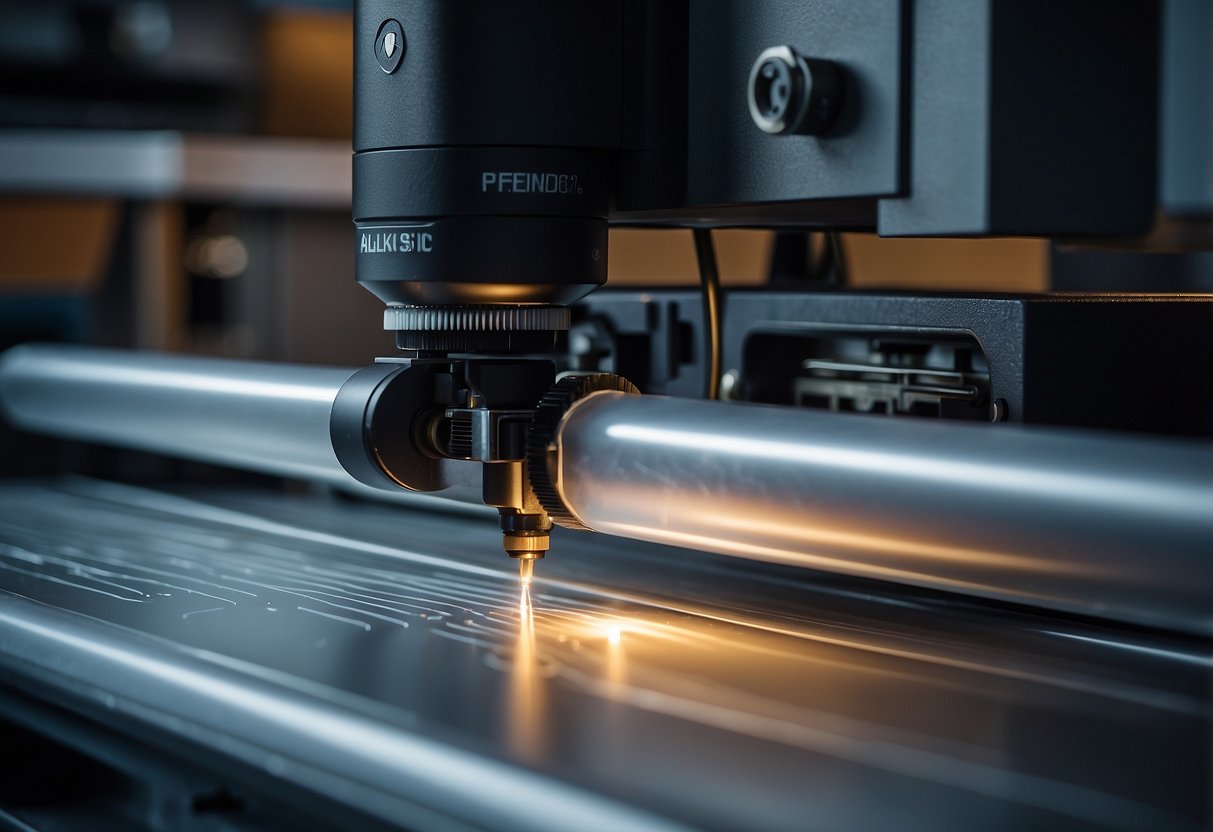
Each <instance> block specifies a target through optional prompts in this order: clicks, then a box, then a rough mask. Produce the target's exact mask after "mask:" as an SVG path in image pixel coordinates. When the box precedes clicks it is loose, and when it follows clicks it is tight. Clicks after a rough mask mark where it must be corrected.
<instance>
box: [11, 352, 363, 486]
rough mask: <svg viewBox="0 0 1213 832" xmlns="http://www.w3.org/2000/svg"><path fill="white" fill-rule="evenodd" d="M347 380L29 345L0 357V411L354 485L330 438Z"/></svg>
mask: <svg viewBox="0 0 1213 832" xmlns="http://www.w3.org/2000/svg"><path fill="white" fill-rule="evenodd" d="M353 373H354V371H353V370H352V369H340V368H335V367H303V366H298V365H290V364H264V363H254V362H248V361H230V360H222V359H208V358H191V357H187V356H179V355H159V354H155V353H146V352H131V351H127V350H106V349H97V348H94V347H74V346H60V345H49V344H31V345H24V346H19V347H14V348H12V349H10V350H8V351H7V352H5V353H4V354H3V355H0V410H2V411H3V414H4V416H5V417H7V419H8V420H9V421H10V422H11V423H12V424H13V425H15V426H16V427H19V428H24V429H27V430H30V431H34V432H37V433H49V434H54V435H56V436H63V437H68V438H71V439H80V440H84V441H88V442H98V443H102V444H109V445H119V446H123V447H127V448H137V449H139V450H144V451H153V452H156V453H162V454H168V455H171V456H179V457H184V458H187V459H194V460H198V461H201V462H210V463H215V464H218V465H230V466H234V467H237V468H245V469H249V470H253V471H260V472H263V473H267V474H275V475H279V476H285V477H299V478H302V479H310V480H320V481H325V482H330V483H334V484H339V485H353V484H355V481H354V479H353V478H352V477H350V475H349V474H347V473H346V472H345V470H344V469H343V468H342V467H341V465H340V463H338V461H337V457H336V455H334V453H333V445H332V442H331V441H330V439H329V411H330V410H331V409H332V406H333V399H334V398H336V396H337V391H338V390H340V389H341V385H342V384H343V383H345V380H346V379H348V378H349V377H350V376H351V375H352V374H353Z"/></svg>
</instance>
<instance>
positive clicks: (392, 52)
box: [375, 18, 406, 75]
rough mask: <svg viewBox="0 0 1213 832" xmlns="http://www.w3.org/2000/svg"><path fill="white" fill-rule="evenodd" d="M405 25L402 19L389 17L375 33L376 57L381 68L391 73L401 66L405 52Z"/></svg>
mask: <svg viewBox="0 0 1213 832" xmlns="http://www.w3.org/2000/svg"><path fill="white" fill-rule="evenodd" d="M405 47H406V44H405V41H404V27H402V26H401V25H400V21H398V20H393V19H391V18H388V19H387V20H385V21H383V23H381V24H380V25H379V31H378V32H376V33H375V59H376V60H377V61H379V68H380V69H382V70H383V71H384V72H386V73H387V74H388V75H391V74H392V73H393V72H395V71H396V70H397V69H399V68H400V62H401V61H402V60H404V52H405Z"/></svg>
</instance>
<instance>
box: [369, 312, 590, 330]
mask: <svg viewBox="0 0 1213 832" xmlns="http://www.w3.org/2000/svg"><path fill="white" fill-rule="evenodd" d="M569 322H570V313H569V310H568V307H566V306H390V307H388V308H387V309H385V310H383V328H384V329H387V330H396V331H407V332H520V331H534V330H543V331H551V332H557V331H562V330H566V329H568V328H569Z"/></svg>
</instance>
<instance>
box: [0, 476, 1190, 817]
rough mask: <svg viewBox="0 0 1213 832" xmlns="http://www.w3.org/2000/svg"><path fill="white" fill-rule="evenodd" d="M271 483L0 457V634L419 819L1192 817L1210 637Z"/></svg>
mask: <svg viewBox="0 0 1213 832" xmlns="http://www.w3.org/2000/svg"><path fill="white" fill-rule="evenodd" d="M496 535H497V531H496V529H495V527H494V525H493V524H492V522H491V521H486V522H483V523H482V522H480V521H478V520H476V519H474V518H468V517H456V516H452V515H444V514H441V513H439V512H436V511H432V510H431V511H428V512H406V511H402V510H400V509H391V508H386V507H383V506H372V505H358V504H349V503H342V502H328V501H324V500H319V499H314V498H305V497H290V498H288V497H282V496H275V495H272V494H268V493H262V492H221V491H214V492H194V493H191V494H186V495H183V496H174V495H172V494H168V493H165V492H157V491H145V490H137V489H131V488H127V487H120V486H114V485H108V484H103V483H95V482H89V481H77V482H70V483H66V484H61V485H57V486H37V485H20V484H11V485H7V486H4V487H2V488H0V666H2V667H3V668H4V670H3V674H4V678H5V679H6V680H9V681H10V683H11V682H13V681H15V682H16V683H18V684H21V685H22V686H24V687H27V689H33V690H38V691H41V693H42V695H44V696H47V697H51V698H58V699H61V700H62V701H64V702H66V703H69V704H72V706H73V707H75V708H77V709H82V710H85V711H89V710H91V711H92V712H94V713H95V714H96V715H98V716H102V715H103V718H104V719H106V720H107V722H112V723H114V724H128V723H129V724H132V725H135V726H139V725H143V726H146V730H150V729H152V728H154V729H155V730H156V731H161V732H168V733H170V734H171V735H173V736H177V737H179V738H180V740H181V741H182V742H185V743H190V744H202V745H204V746H206V747H208V748H210V749H213V750H218V751H219V752H221V753H223V754H226V755H228V756H231V757H234V758H239V759H242V760H244V761H246V762H252V763H254V764H255V765H257V766H259V767H261V768H263V769H265V770H268V771H270V772H271V773H273V774H274V775H275V776H278V777H281V778H283V779H286V780H290V781H291V782H294V783H299V784H303V785H305V786H307V787H308V788H309V789H313V790H315V791H317V792H320V793H322V794H325V795H328V796H329V797H330V798H331V799H333V800H336V801H346V802H357V803H358V805H360V806H361V807H363V808H364V809H365V810H366V811H370V812H372V813H375V814H378V815H380V816H382V817H385V818H388V819H390V820H392V821H393V822H395V823H400V824H401V825H409V824H410V823H412V824H414V825H418V826H426V827H429V826H441V823H439V822H438V821H440V820H441V821H449V822H450V823H459V824H465V825H469V826H472V827H480V828H511V827H513V828H536V829H538V828H547V829H570V828H593V827H597V828H646V827H647V828H656V827H661V826H663V825H680V824H681V825H688V826H696V827H701V828H711V829H755V828H762V829H776V830H778V829H789V830H792V829H795V830H802V829H806V828H812V829H859V828H862V829H898V830H901V829H905V828H910V827H917V828H931V829H943V828H956V829H966V830H968V829H974V828H990V829H998V828H1007V829H1012V828H1013V829H1020V828H1033V829H1051V828H1106V829H1133V830H1139V829H1147V828H1148V829H1197V828H1200V827H1202V826H1203V825H1205V824H1206V823H1207V822H1208V821H1209V819H1210V818H1209V806H1208V802H1207V794H1206V791H1207V783H1208V781H1209V777H1210V773H1211V772H1210V745H1209V744H1210V740H1209V738H1210V736H1211V733H1210V732H1211V730H1213V723H1211V717H1210V709H1209V678H1210V675H1209V673H1210V667H1211V663H1210V658H1209V655H1208V654H1209V644H1208V642H1207V641H1205V640H1195V639H1190V638H1181V637H1178V636H1163V635H1159V634H1151V633H1140V632H1138V633H1135V632H1133V631H1130V630H1125V629H1116V628H1112V627H1110V626H1108V625H1100V624H1097V623H1093V622H1084V621H1081V620H1076V619H1075V620H1064V619H1053V618H1046V617H1042V616H1040V615H1039V614H1038V613H1030V612H1026V611H1019V610H1016V609H1013V608H1002V607H996V606H995V607H981V606H978V605H977V604H976V603H975V602H972V601H968V602H966V601H963V600H958V599H956V598H954V597H950V596H946V595H942V594H935V593H930V592H926V591H916V590H912V589H906V588H898V587H892V586H889V585H882V584H879V583H876V582H855V581H852V580H847V579H843V578H839V577H836V576H826V575H822V574H819V573H815V572H812V571H808V570H799V569H785V568H781V567H778V566H773V565H770V564H761V563H753V562H748V561H742V560H737V559H729V558H723V557H716V556H711V555H704V554H689V553H687V552H684V551H680V550H676V549H669V548H664V547H658V546H649V545H642V544H636V543H626V542H620V541H617V540H611V539H609V538H603V537H596V536H591V535H584V534H576V533H569V534H566V535H564V536H563V539H562V540H561V541H560V545H559V546H558V547H557V550H556V551H558V552H559V555H556V556H553V557H550V558H548V559H547V561H545V562H544V563H542V564H540V569H539V573H538V577H537V580H536V582H535V584H534V586H533V589H532V593H533V594H532V597H531V602H532V605H531V606H530V607H527V606H526V604H525V598H524V597H523V595H522V590H521V588H520V587H519V585H518V583H517V580H516V578H515V577H514V573H513V570H512V569H511V565H510V564H509V563H508V562H506V560H505V559H504V558H502V557H501V556H500V555H499V554H498V553H497V552H496Z"/></svg>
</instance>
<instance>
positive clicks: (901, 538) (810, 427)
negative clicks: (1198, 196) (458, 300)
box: [558, 393, 1213, 633]
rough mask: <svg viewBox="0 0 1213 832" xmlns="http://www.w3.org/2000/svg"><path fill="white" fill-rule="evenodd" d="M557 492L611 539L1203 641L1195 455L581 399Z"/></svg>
mask: <svg viewBox="0 0 1213 832" xmlns="http://www.w3.org/2000/svg"><path fill="white" fill-rule="evenodd" d="M558 444H559V456H558V458H559V460H560V466H561V472H560V477H559V480H560V483H561V485H560V491H561V496H562V498H563V499H564V502H565V504H566V505H567V507H568V508H569V509H571V510H572V511H573V513H574V514H575V515H576V516H577V517H578V518H579V519H580V520H581V521H582V522H583V523H584V524H585V525H586V526H588V527H589V528H591V529H594V530H596V531H601V532H606V533H609V534H615V535H621V536H624V537H629V538H635V539H641V540H650V541H655V542H658V543H668V544H673V545H676V546H684V547H692V548H696V549H702V550H707V551H715V552H721V553H725V554H730V555H740V556H744V557H750V558H758V559H762V560H770V561H778V562H781V563H790V564H797V565H802V566H807V567H815V568H821V569H828V570H833V571H838V572H845V573H850V574H856V575H866V576H870V577H875V578H883V579H887V580H893V581H899V582H903V583H912V584H918V585H921V586H928V587H938V588H944V589H954V590H959V591H962V592H966V593H972V594H976V595H982V596H986V597H989V598H997V599H1000V600H1006V601H1014V602H1023V603H1030V604H1038V605H1043V606H1048V607H1051V608H1054V609H1062V610H1068V611H1072V612H1078V613H1085V614H1092V615H1100V616H1108V617H1113V618H1119V619H1122V620H1130V621H1135V622H1138V623H1144V624H1151V625H1157V626H1163V627H1170V628H1178V629H1184V630H1188V631H1192V632H1202V633H1210V632H1213V445H1211V444H1210V443H1207V442H1193V441H1174V440H1166V439H1148V438H1140V437H1131V436H1112V435H1106V434H1104V435H1100V434H1091V433H1078V432H1074V431H1060V430H1040V429H1024V428H1018V427H1014V426H1010V425H999V426H991V425H966V424H957V423H953V422H948V423H943V422H928V421H924V420H917V419H912V420H911V419H876V418H874V417H858V416H853V415H842V414H833V413H823V412H819V411H806V410H794V409H791V408H780V407H762V406H753V405H735V404H733V405H731V404H721V403H713V402H702V401H692V400H685V399H670V398H659V397H649V396H625V395H622V394H616V393H600V394H596V395H594V396H591V397H589V398H587V399H584V400H582V401H581V402H578V403H577V404H575V405H574V406H573V407H572V409H571V410H570V411H569V413H568V414H566V416H565V417H564V420H563V422H562V424H561V428H560V430H559V434H558Z"/></svg>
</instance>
